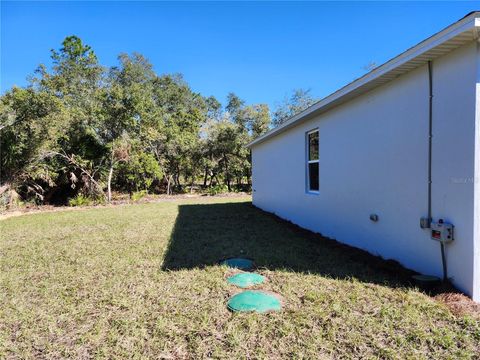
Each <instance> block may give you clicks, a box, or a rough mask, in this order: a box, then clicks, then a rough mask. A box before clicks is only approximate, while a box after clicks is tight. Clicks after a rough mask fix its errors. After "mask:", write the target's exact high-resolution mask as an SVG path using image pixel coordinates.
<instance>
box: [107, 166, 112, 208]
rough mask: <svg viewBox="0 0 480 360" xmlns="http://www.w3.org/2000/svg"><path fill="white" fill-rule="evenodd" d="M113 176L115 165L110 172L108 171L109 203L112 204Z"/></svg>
mask: <svg viewBox="0 0 480 360" xmlns="http://www.w3.org/2000/svg"><path fill="white" fill-rule="evenodd" d="M112 176H113V163H112V164H111V165H110V170H109V171H108V181H107V201H108V203H110V202H111V201H112Z"/></svg>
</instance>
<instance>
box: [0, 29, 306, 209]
mask: <svg viewBox="0 0 480 360" xmlns="http://www.w3.org/2000/svg"><path fill="white" fill-rule="evenodd" d="M51 58H52V66H51V68H47V67H45V66H43V65H41V66H39V67H38V69H37V70H36V71H35V73H34V75H33V76H31V78H30V79H29V85H28V86H27V87H25V88H19V87H13V88H12V89H11V90H9V91H7V92H6V93H5V94H4V95H2V97H1V98H0V166H1V171H0V196H2V194H3V195H4V197H5V194H10V195H9V196H10V198H11V197H12V196H14V197H15V196H18V197H20V198H21V199H23V200H28V201H36V202H38V203H49V202H58V201H65V200H66V199H71V198H75V197H76V196H79V195H80V196H83V197H85V198H90V199H97V200H101V201H110V200H111V197H112V191H118V192H125V193H130V194H131V193H134V192H138V191H149V192H164V193H167V194H172V193H173V192H180V191H192V189H193V188H194V187H195V186H200V187H202V188H205V189H206V188H209V187H212V186H214V187H218V186H222V187H225V189H228V190H229V191H230V190H234V189H244V190H246V189H248V187H249V185H250V183H251V164H250V153H249V150H248V149H247V148H246V147H245V145H246V144H247V143H248V142H249V141H251V140H252V139H253V138H255V137H257V136H259V135H261V134H263V133H265V132H266V131H268V130H269V128H270V127H271V126H275V125H278V124H280V123H282V122H283V121H285V120H286V119H287V118H288V117H290V116H292V115H293V114H295V113H296V112H298V111H302V110H303V109H305V108H306V107H307V106H309V105H311V104H312V103H313V99H312V98H311V96H310V95H309V94H308V92H306V91H303V90H297V91H295V92H294V93H293V96H292V97H291V98H286V99H284V101H283V102H282V103H280V104H279V106H278V108H277V109H276V111H274V112H273V115H271V112H270V109H269V108H268V106H267V105H266V104H254V105H247V104H245V102H244V101H243V100H242V99H240V98H239V97H238V96H237V95H235V94H233V93H230V94H228V97H227V103H226V105H225V106H224V107H223V106H222V104H221V103H220V102H219V101H218V100H217V99H215V98H214V97H204V96H202V95H200V94H198V93H196V92H194V91H192V89H191V88H190V87H189V85H188V84H187V83H186V82H185V80H184V79H183V78H182V76H181V75H177V74H174V75H172V74H164V75H157V74H156V73H155V72H154V71H153V68H152V65H151V64H150V63H149V61H148V60H147V59H146V58H144V57H143V56H142V55H140V54H133V55H127V54H121V55H120V56H119V57H118V62H119V63H118V65H117V66H114V67H111V68H106V67H104V66H102V65H100V63H99V61H98V59H97V57H96V55H95V53H94V51H93V50H92V49H91V48H90V47H89V46H88V45H85V44H84V43H83V42H82V41H81V40H80V39H79V38H78V37H75V36H70V37H67V38H66V39H65V40H64V42H63V43H62V47H61V49H59V50H58V51H55V50H52V54H51ZM12 194H14V195H12ZM11 200H12V199H8V200H7V201H11ZM4 201H5V199H4Z"/></svg>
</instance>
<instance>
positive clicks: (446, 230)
mask: <svg viewBox="0 0 480 360" xmlns="http://www.w3.org/2000/svg"><path fill="white" fill-rule="evenodd" d="M453 229H454V226H453V225H452V224H450V223H446V222H444V221H443V220H442V219H440V220H438V222H432V223H431V224H430V231H431V238H432V240H436V241H440V242H443V243H448V242H451V241H453V239H454V237H453Z"/></svg>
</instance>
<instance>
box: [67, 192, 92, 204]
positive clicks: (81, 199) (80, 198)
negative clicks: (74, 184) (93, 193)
mask: <svg viewBox="0 0 480 360" xmlns="http://www.w3.org/2000/svg"><path fill="white" fill-rule="evenodd" d="M95 202H96V201H95V199H92V198H91V197H88V196H85V195H82V194H78V195H77V196H75V197H74V198H71V199H70V200H68V205H70V206H91V205H94V204H95Z"/></svg>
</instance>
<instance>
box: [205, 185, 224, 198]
mask: <svg viewBox="0 0 480 360" xmlns="http://www.w3.org/2000/svg"><path fill="white" fill-rule="evenodd" d="M226 192H228V187H227V185H214V186H212V187H210V188H208V189H207V194H208V195H212V196H213V195H217V194H223V193H226Z"/></svg>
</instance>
